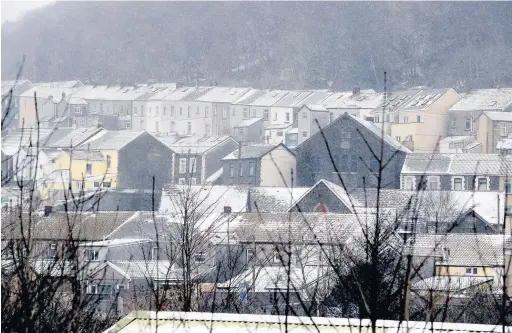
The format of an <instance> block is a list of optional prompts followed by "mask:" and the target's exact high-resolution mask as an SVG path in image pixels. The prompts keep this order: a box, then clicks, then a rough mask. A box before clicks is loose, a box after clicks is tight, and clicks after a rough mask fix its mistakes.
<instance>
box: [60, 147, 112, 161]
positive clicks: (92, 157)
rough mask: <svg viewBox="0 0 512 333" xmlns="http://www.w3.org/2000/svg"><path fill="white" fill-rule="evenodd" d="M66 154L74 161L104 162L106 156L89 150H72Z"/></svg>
mask: <svg viewBox="0 0 512 333" xmlns="http://www.w3.org/2000/svg"><path fill="white" fill-rule="evenodd" d="M65 153H66V154H68V156H69V157H70V158H71V159H73V160H81V161H104V160H105V156H103V155H102V154H101V153H99V152H97V151H89V150H78V149H77V150H72V151H66V152H65Z"/></svg>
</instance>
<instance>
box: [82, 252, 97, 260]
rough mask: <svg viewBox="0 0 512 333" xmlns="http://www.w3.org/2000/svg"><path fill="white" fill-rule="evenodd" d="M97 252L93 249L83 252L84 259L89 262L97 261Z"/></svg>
mask: <svg viewBox="0 0 512 333" xmlns="http://www.w3.org/2000/svg"><path fill="white" fill-rule="evenodd" d="M98 255H99V253H98V251H97V250H93V249H87V250H85V258H86V259H87V260H89V261H98Z"/></svg>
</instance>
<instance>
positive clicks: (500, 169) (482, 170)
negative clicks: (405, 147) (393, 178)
mask: <svg viewBox="0 0 512 333" xmlns="http://www.w3.org/2000/svg"><path fill="white" fill-rule="evenodd" d="M511 170H512V156H504V155H500V154H419V153H413V154H408V155H407V156H406V158H405V162H404V165H403V167H402V174H420V175H437V174H449V175H497V176H506V175H507V174H509V173H510V172H511Z"/></svg>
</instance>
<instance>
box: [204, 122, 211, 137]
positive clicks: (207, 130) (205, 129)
mask: <svg viewBox="0 0 512 333" xmlns="http://www.w3.org/2000/svg"><path fill="white" fill-rule="evenodd" d="M204 131H205V132H206V136H210V125H209V124H205V125H204Z"/></svg>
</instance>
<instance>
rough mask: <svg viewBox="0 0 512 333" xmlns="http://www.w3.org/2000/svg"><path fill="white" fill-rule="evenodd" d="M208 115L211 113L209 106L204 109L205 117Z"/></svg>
mask: <svg viewBox="0 0 512 333" xmlns="http://www.w3.org/2000/svg"><path fill="white" fill-rule="evenodd" d="M208 113H209V110H208V107H207V106H205V107H204V116H205V117H208Z"/></svg>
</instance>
